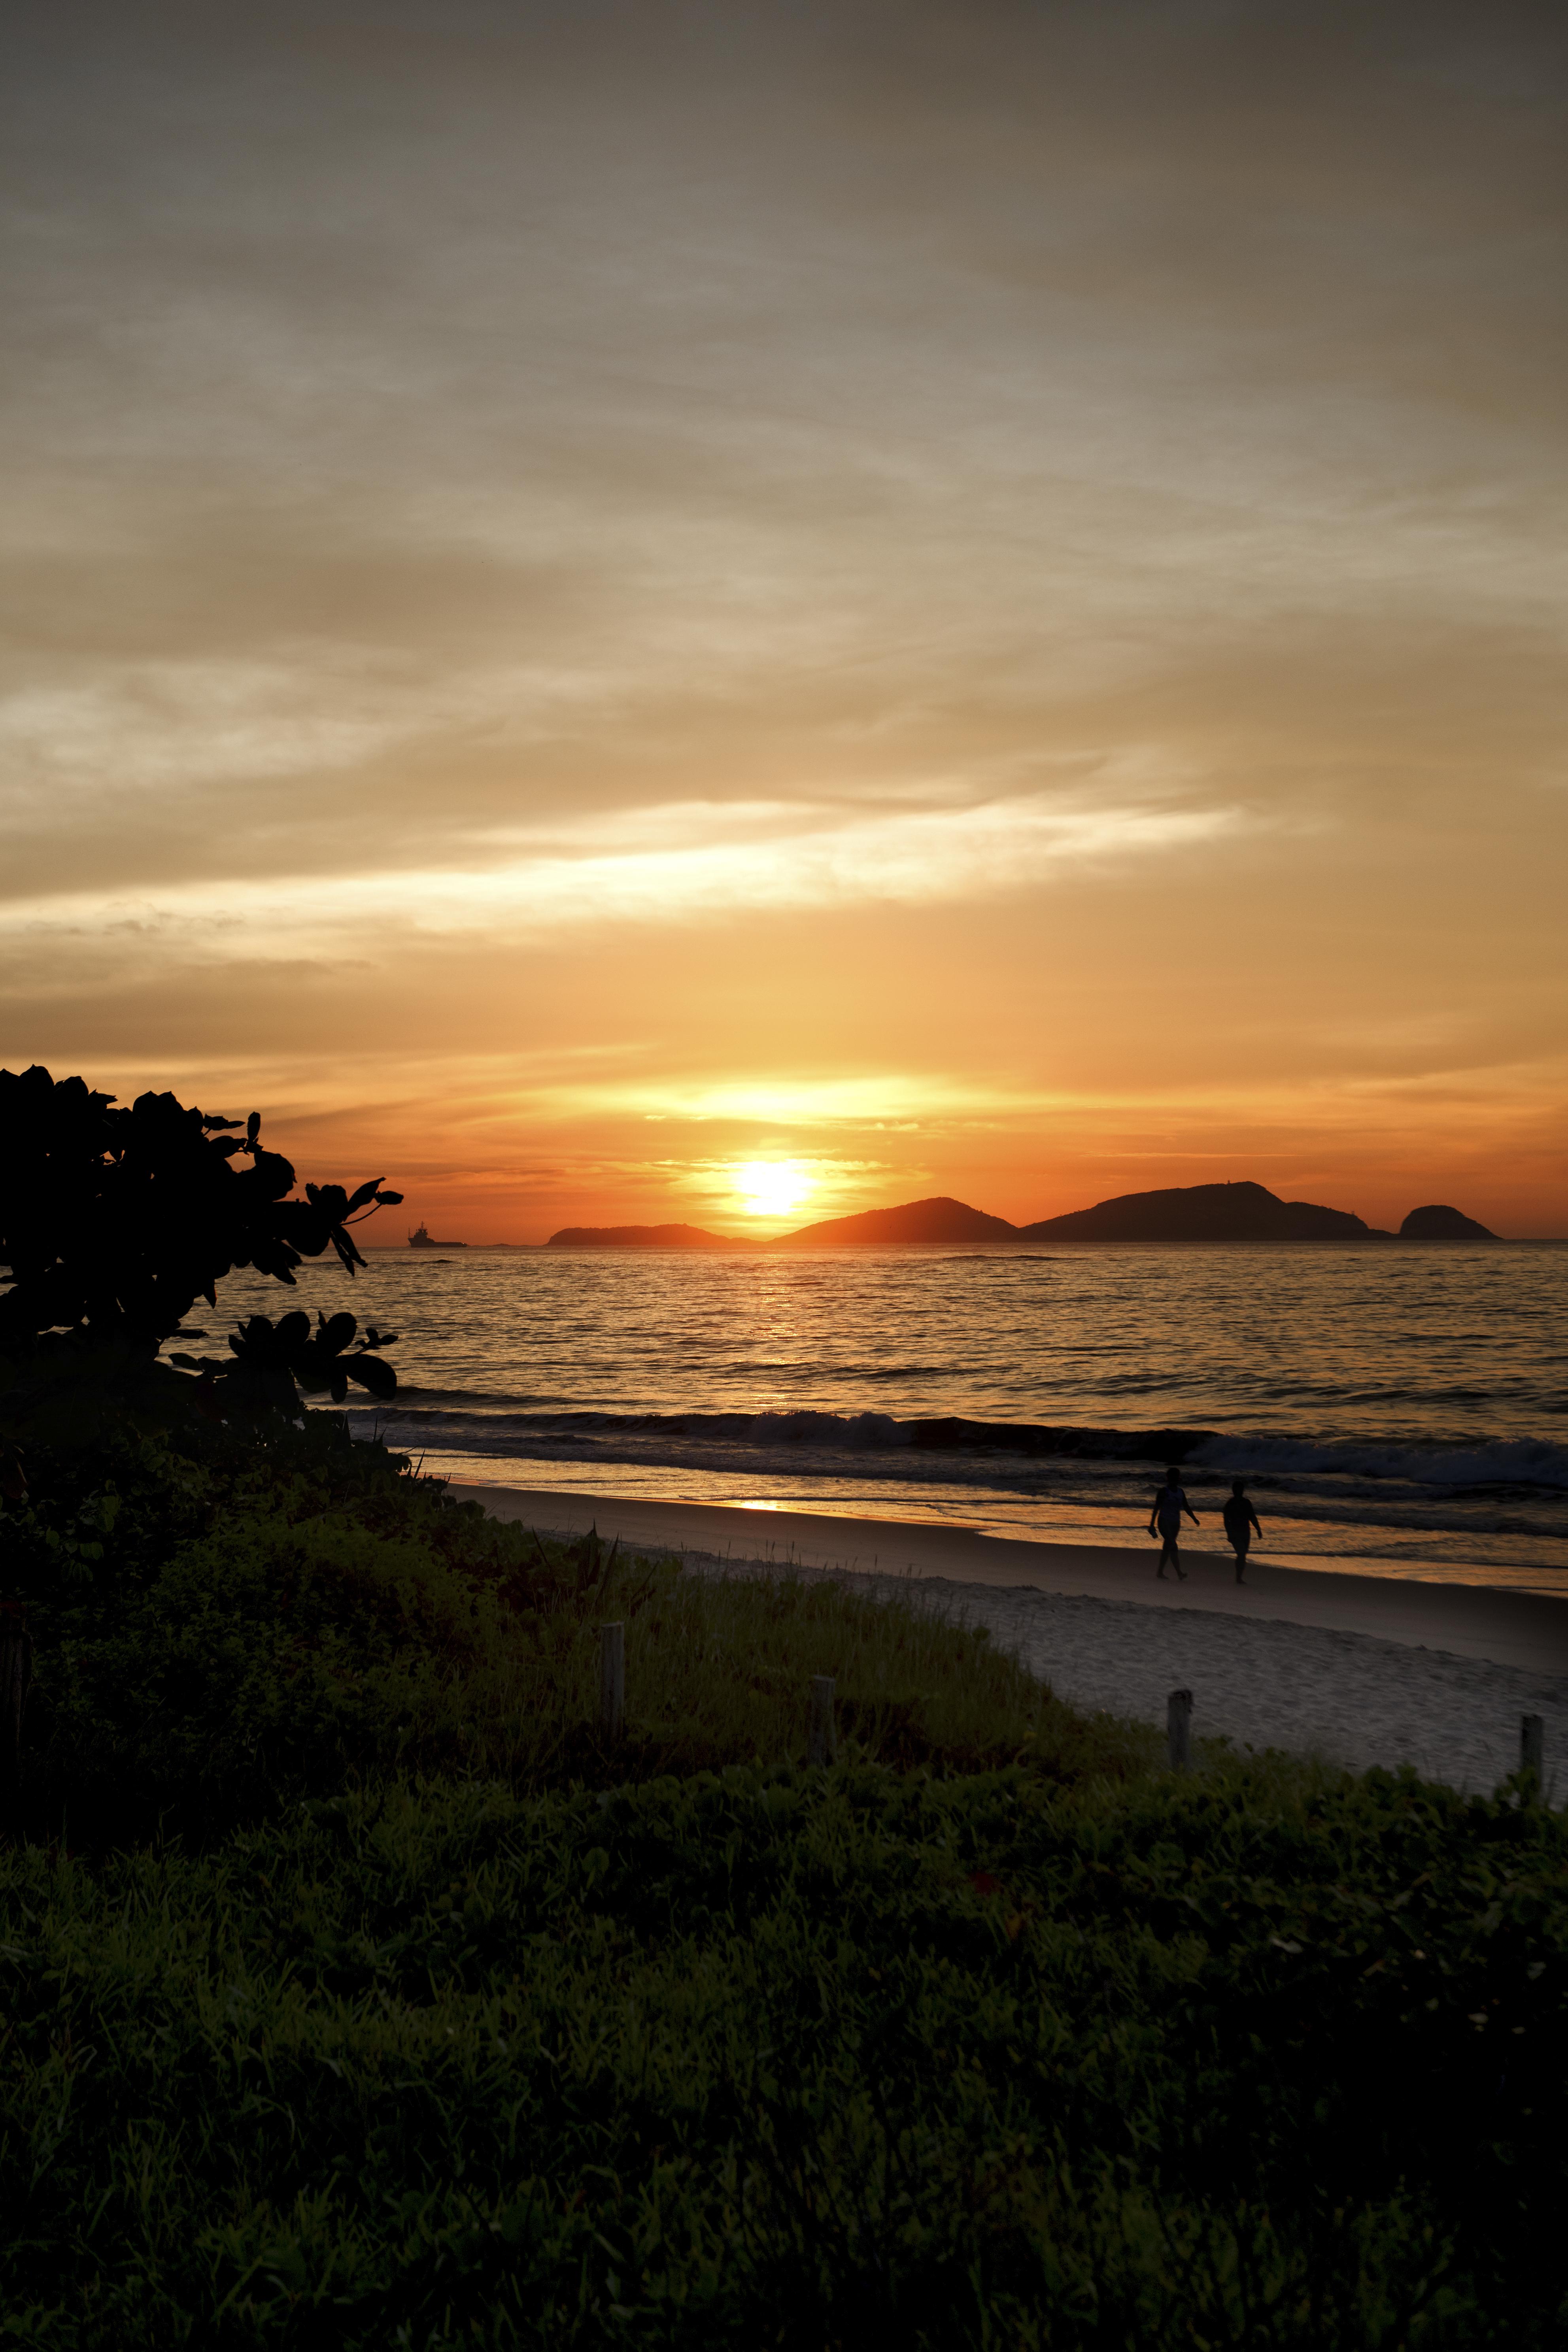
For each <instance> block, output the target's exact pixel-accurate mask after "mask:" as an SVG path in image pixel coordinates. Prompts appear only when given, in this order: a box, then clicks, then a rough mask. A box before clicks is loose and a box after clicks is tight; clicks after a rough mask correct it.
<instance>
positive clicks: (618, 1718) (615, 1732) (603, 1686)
mask: <svg viewBox="0 0 1568 2352" xmlns="http://www.w3.org/2000/svg"><path fill="white" fill-rule="evenodd" d="M625 1720H626V1628H625V1626H624V1625H603V1626H601V1628H600V1633H599V1728H600V1730H601V1732H602V1733H603V1735H604V1737H605V1738H606V1739H610V1740H615V1739H619V1738H620V1737H621V1727H622V1724H623V1723H624V1722H625Z"/></svg>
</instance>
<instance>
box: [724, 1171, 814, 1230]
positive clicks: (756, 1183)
mask: <svg viewBox="0 0 1568 2352" xmlns="http://www.w3.org/2000/svg"><path fill="white" fill-rule="evenodd" d="M729 1175H730V1188H731V1191H732V1192H733V1193H734V1196H735V1198H736V1200H737V1202H739V1204H740V1206H741V1208H742V1209H744V1211H745V1212H746V1214H747V1216H748V1217H787V1216H788V1215H789V1212H790V1210H791V1209H794V1208H798V1207H799V1206H800V1202H802V1201H805V1200H809V1199H810V1195H811V1194H812V1193H813V1192H815V1191H816V1189H817V1188H816V1184H815V1182H814V1181H813V1180H812V1178H811V1177H810V1176H809V1175H808V1174H807V1173H806V1171H805V1169H804V1168H803V1167H802V1166H801V1165H800V1161H799V1160H742V1161H740V1162H738V1163H737V1166H735V1167H734V1168H732V1169H731V1170H730V1171H729Z"/></svg>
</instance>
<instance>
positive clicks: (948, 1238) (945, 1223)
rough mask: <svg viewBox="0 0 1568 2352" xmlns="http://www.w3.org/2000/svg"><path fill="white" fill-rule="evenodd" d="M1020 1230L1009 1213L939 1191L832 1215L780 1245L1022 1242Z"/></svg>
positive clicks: (781, 1240) (782, 1237)
mask: <svg viewBox="0 0 1568 2352" xmlns="http://www.w3.org/2000/svg"><path fill="white" fill-rule="evenodd" d="M1018 1239H1019V1229H1018V1227H1017V1226H1016V1225H1009V1223H1008V1221H1007V1219H1006V1218H1005V1217H988V1215H987V1214H986V1212H985V1211H984V1209H971V1208H970V1207H969V1206H968V1204H967V1202H963V1201H950V1200H948V1199H947V1198H946V1195H944V1194H938V1196H937V1197H936V1199H935V1200H933V1201H905V1202H904V1204H903V1206H902V1207H900V1208H897V1209H863V1210H862V1212H861V1213H860V1215H859V1216H857V1217H827V1218H824V1220H823V1221H822V1223H821V1224H817V1225H802V1226H801V1227H800V1231H799V1233H794V1234H780V1235H779V1239H778V1241H777V1242H776V1243H775V1244H774V1246H775V1248H777V1249H840V1248H842V1247H844V1246H845V1245H846V1244H852V1245H858V1246H859V1247H861V1248H862V1249H864V1248H868V1247H871V1248H883V1249H885V1248H886V1247H887V1246H888V1245H889V1244H890V1243H894V1242H925V1243H927V1244H929V1243H932V1242H1016V1241H1017V1240H1018Z"/></svg>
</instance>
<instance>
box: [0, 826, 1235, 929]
mask: <svg viewBox="0 0 1568 2352" xmlns="http://www.w3.org/2000/svg"><path fill="white" fill-rule="evenodd" d="M660 814H661V813H660V812H658V811H653V810H644V811H642V812H641V813H640V814H639V816H638V818H637V820H636V823H635V825H634V827H633V828H632V829H633V830H634V831H635V832H636V833H637V834H638V835H640V836H641V839H642V841H643V843H644V844H648V843H650V842H652V841H653V840H655V839H656V838H657V836H658V834H659V832H660V829H661V828H660ZM664 814H665V817H666V823H667V829H668V831H669V832H671V833H673V834H674V835H677V836H681V835H686V836H689V835H690V834H691V832H692V831H693V830H694V811H693V810H692V808H691V806H690V805H689V804H684V805H683V804H677V805H675V806H674V807H672V808H671V809H670V810H669V811H667V812H665V813H664ZM740 814H741V815H742V817H743V819H744V817H745V816H746V815H747V814H755V812H748V811H747V810H746V809H744V808H743V809H742V811H741V812H740ZM766 814H774V813H773V812H771V811H768V812H766ZM801 814H805V815H806V816H807V817H808V818H809V817H810V814H812V812H811V811H810V809H809V808H808V809H807V810H806V811H805V812H800V811H799V810H795V809H792V810H790V811H789V821H790V822H791V823H792V824H794V825H795V826H797V827H800V817H801ZM728 817H729V812H728V811H727V809H726V808H723V807H719V808H715V809H713V810H711V811H710V812H709V813H708V818H707V824H706V832H707V834H708V835H709V837H708V838H707V839H706V840H703V841H700V842H693V841H691V840H690V839H689V837H688V838H686V839H684V840H682V841H681V843H680V845H678V846H674V847H668V848H660V847H656V846H650V845H644V846H639V847H636V848H633V849H631V850H622V849H620V848H617V847H612V846H611V845H610V843H611V841H612V840H613V838H614V836H615V835H616V834H617V833H618V831H619V821H618V820H613V819H612V820H608V821H604V822H601V824H599V825H598V826H597V827H596V828H594V830H595V831H596V832H597V835H598V836H599V844H598V845H596V846H594V847H591V848H590V847H584V848H583V850H582V851H581V852H580V854H579V855H576V856H560V855H550V854H548V853H541V854H536V855H534V856H526V857H520V858H515V859H511V860H508V861H507V862H505V863H502V864H496V865H490V866H476V867H471V868H460V867H451V866H448V867H446V868H444V869H441V868H437V869H425V870H423V871H418V872H408V871H392V872H383V873H360V874H340V875H333V876H319V875H310V876H299V877H287V876H286V877H279V878H277V879H276V880H270V881H251V880H244V881H229V882H224V881H218V880H214V881H207V882H203V883H199V884H197V883H190V884H183V885H179V886H176V887H171V888H168V889H164V890H161V891H148V892H139V893H137V894H136V895H134V896H120V895H119V894H116V893H114V892H112V891H95V892H91V893H88V892H63V893H57V894H54V895H51V896H47V897H43V898H34V899H31V900H26V899H21V900H14V901H13V902H12V903H11V904H10V905H9V906H8V907H6V908H5V909H4V910H3V911H0V937H4V936H5V934H6V933H10V934H11V935H12V936H15V935H16V932H18V931H24V932H26V935H27V936H29V937H31V938H33V939H35V940H39V941H42V940H45V939H48V938H52V939H54V940H60V941H63V940H68V939H70V938H77V939H82V938H84V937H85V938H86V939H87V940H89V941H90V939H91V938H92V936H93V935H99V936H100V937H101V936H107V937H109V938H111V939H116V940H126V941H129V940H133V939H137V940H145V941H149V942H155V943H156V946H157V950H158V952H160V953H164V954H167V953H174V952H182V953H189V952H193V951H195V952H201V953H205V954H207V955H213V956H218V957H225V958H235V957H255V956H258V955H260V956H266V955H268V954H277V955H283V956H294V955H297V954H298V953H299V952H300V951H301V948H302V945H303V944H304V943H307V942H308V943H311V944H313V945H314V948H315V949H316V950H317V951H318V952H329V951H330V950H332V949H333V948H334V947H336V948H338V949H340V950H347V949H348V948H349V947H350V945H351V943H352V942H353V941H354V940H356V939H359V940H364V939H365V938H366V937H367V935H369V936H370V937H371V938H372V939H373V938H374V936H375V935H377V934H382V935H383V936H384V935H385V934H386V933H388V932H401V931H408V932H414V933H419V934H423V935H426V936H430V935H437V936H439V935H444V934H450V933H454V932H459V933H484V932H498V933H504V934H505V935H506V936H507V938H509V939H512V940H516V939H518V938H527V937H530V936H533V935H537V934H539V933H544V932H549V931H553V930H557V929H562V928H565V927H571V928H581V927H585V926H593V925H606V924H625V923H649V924H661V925H662V924H671V923H683V922H689V921H692V920H694V919H715V918H724V917H728V916H732V915H735V914H737V913H742V912H746V911H750V910H756V911H762V912H769V913H774V912H784V911H789V910H793V909H800V908H810V909H815V910H822V909H832V908H849V907H853V906H856V905H860V904H865V903H872V902H883V903H889V902H891V903H894V904H900V905H904V906H920V905H928V904H934V903H936V902H937V901H939V900H954V899H973V898H993V897H996V896H998V895H1001V894H1005V893H1012V892H1017V891H1020V890H1027V889H1031V888H1036V887H1040V886H1041V885H1042V884H1048V883H1051V882H1053V881H1056V880H1058V879H1059V878H1061V876H1063V875H1064V874H1065V873H1067V872H1069V871H1072V870H1081V869H1082V868H1083V867H1085V866H1103V865H1106V864H1110V863H1115V862H1117V861H1120V860H1124V859H1127V858H1147V857H1149V856H1153V855H1156V854H1160V853H1164V854H1167V855H1176V854H1178V853H1180V852H1182V851H1185V850H1191V849H1194V848H1197V847H1198V846H1200V845H1205V844H1208V843H1212V842H1214V841H1217V840H1218V839H1219V838H1221V837H1222V836H1224V835H1228V834H1233V833H1235V832H1237V831H1238V830H1239V828H1240V826H1241V824H1242V821H1243V820H1242V817H1241V814H1240V813H1239V811H1237V810H1234V809H1197V810H1190V809H1162V808H1138V807H1128V808H1118V807H1114V806H1113V807H1107V808H1098V809H1094V808H1088V809H1085V808H1077V809H1074V808H1066V809H1064V808H1062V807H1061V806H1060V805H1057V804H1055V803H1052V802H1051V800H1049V799H1045V798H1034V799H1020V800H1014V801H997V802H991V803H981V804H980V805H978V806H975V807H965V808H958V809H944V810H939V811H917V812H912V813H911V812H898V813H894V814H879V815H875V816H871V817H866V816H855V817H852V818H850V819H848V820H847V821H843V820H841V821H840V822H838V823H836V824H829V825H822V826H819V827H815V828H812V827H810V826H809V825H808V826H807V827H804V828H801V829H797V830H792V831H790V832H789V833H787V834H785V835H782V836H779V837H775V838H772V839H766V840H762V841H756V840H751V841H748V840H744V839H731V840H729V841H725V840H723V839H717V840H716V839H714V838H712V837H711V836H712V835H714V834H722V833H723V832H724V831H725V830H726V829H727V823H728ZM589 831H590V829H589V828H588V827H587V826H579V827H578V828H577V832H578V837H579V839H580V840H582V839H585V838H586V837H587V836H588V835H589Z"/></svg>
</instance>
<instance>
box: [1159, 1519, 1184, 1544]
mask: <svg viewBox="0 0 1568 2352" xmlns="http://www.w3.org/2000/svg"><path fill="white" fill-rule="evenodd" d="M1159 1530H1160V1541H1161V1542H1162V1543H1163V1544H1174V1543H1175V1541H1176V1538H1177V1537H1178V1536H1179V1535H1180V1533H1181V1521H1180V1520H1179V1519H1161V1520H1160V1522H1159Z"/></svg>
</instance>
